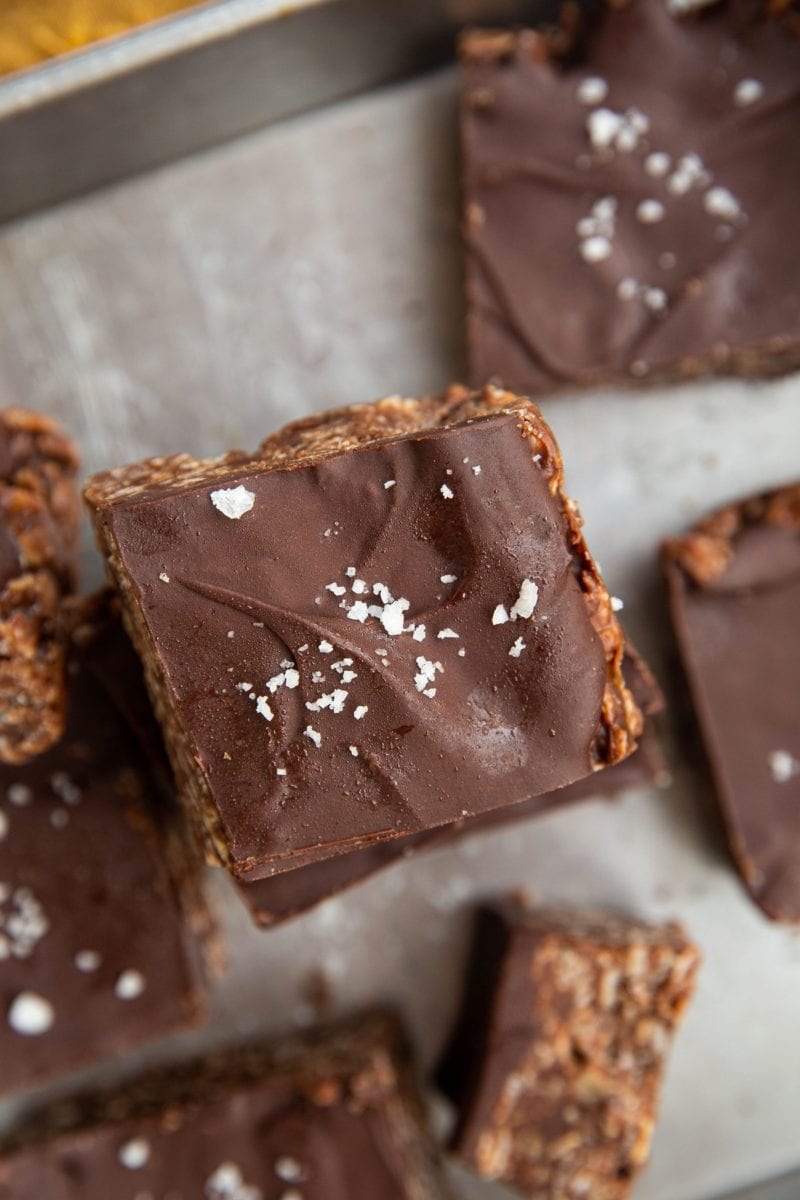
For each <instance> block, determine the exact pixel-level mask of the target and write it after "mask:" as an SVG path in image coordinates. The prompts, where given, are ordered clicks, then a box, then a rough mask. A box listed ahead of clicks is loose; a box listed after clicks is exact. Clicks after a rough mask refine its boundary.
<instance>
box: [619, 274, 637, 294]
mask: <svg viewBox="0 0 800 1200" xmlns="http://www.w3.org/2000/svg"><path fill="white" fill-rule="evenodd" d="M638 294H639V284H638V283H637V282H636V280H635V279H631V277H630V276H627V277H626V278H625V279H621V280H620V281H619V283H618V284H617V296H618V297H619V299H620V300H635V299H636V297H637V296H638Z"/></svg>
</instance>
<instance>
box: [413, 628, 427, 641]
mask: <svg viewBox="0 0 800 1200" xmlns="http://www.w3.org/2000/svg"><path fill="white" fill-rule="evenodd" d="M425 634H426V629H425V626H424V625H417V626H416V628H415V629H414V632H413V633H412V634H411V636H412V638H413V639H414V641H415V642H424V641H425Z"/></svg>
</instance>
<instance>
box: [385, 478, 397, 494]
mask: <svg viewBox="0 0 800 1200" xmlns="http://www.w3.org/2000/svg"><path fill="white" fill-rule="evenodd" d="M396 483H397V480H396V479H387V480H386V482H385V483H384V485H383V486H384V487H385V488H386V491H387V492H388V490H389V488H393V487H394V486H395V484H396Z"/></svg>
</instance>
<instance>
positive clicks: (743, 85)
mask: <svg viewBox="0 0 800 1200" xmlns="http://www.w3.org/2000/svg"><path fill="white" fill-rule="evenodd" d="M763 95H764V85H763V83H761V81H760V80H759V79H740V80H739V82H738V83H737V85H736V87H735V88H734V92H733V101H734V104H737V105H738V106H739V108H746V107H747V106H748V104H755V103H756V101H757V100H760V99H761V97H762V96H763Z"/></svg>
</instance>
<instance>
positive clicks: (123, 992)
mask: <svg viewBox="0 0 800 1200" xmlns="http://www.w3.org/2000/svg"><path fill="white" fill-rule="evenodd" d="M146 987H147V981H146V980H145V977H144V975H142V973H141V971H134V970H128V971H123V972H122V974H121V975H120V976H119V978H118V979H117V982H116V983H115V984H114V994H115V996H117V998H118V999H119V1000H135V999H136V998H137V997H138V996H141V994H142V992H143V991H144V990H145V988H146Z"/></svg>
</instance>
